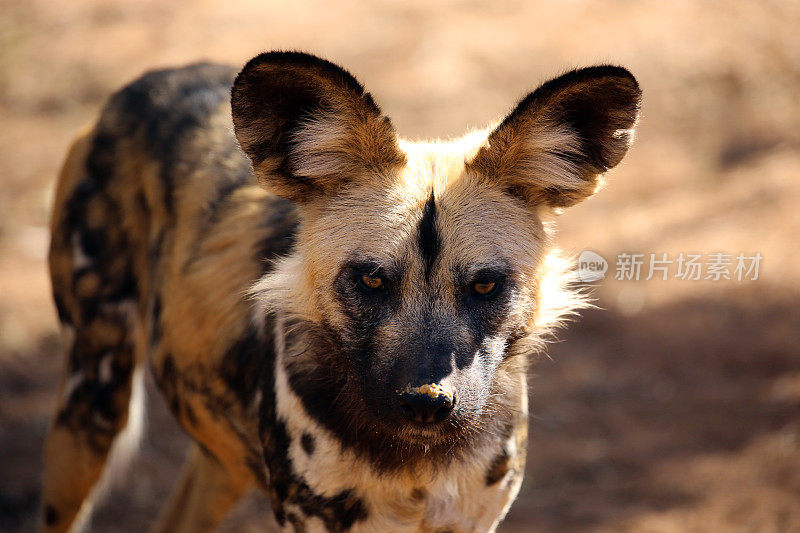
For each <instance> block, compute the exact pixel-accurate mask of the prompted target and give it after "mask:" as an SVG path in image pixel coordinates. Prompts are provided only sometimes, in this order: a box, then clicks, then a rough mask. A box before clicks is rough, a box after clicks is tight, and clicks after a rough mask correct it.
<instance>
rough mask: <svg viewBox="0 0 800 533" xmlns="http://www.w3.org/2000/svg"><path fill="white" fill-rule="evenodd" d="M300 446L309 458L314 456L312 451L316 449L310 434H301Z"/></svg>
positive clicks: (314, 440) (312, 436) (314, 441)
mask: <svg viewBox="0 0 800 533" xmlns="http://www.w3.org/2000/svg"><path fill="white" fill-rule="evenodd" d="M300 445H301V446H302V447H303V451H305V452H306V454H307V455H308V456H309V457H310V456H312V455H314V449H315V448H316V447H317V443H316V439H314V435H312V434H311V433H303V436H302V437H301V438H300Z"/></svg>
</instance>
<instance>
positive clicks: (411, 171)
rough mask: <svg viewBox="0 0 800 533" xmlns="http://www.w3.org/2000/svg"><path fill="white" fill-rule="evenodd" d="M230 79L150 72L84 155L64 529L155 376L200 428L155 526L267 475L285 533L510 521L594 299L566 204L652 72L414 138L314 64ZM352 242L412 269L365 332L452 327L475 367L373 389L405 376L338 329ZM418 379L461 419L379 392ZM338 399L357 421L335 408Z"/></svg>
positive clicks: (74, 175) (58, 470)
mask: <svg viewBox="0 0 800 533" xmlns="http://www.w3.org/2000/svg"><path fill="white" fill-rule="evenodd" d="M233 74H234V72H233V71H232V70H231V69H229V68H227V67H223V66H218V65H194V66H191V67H187V68H184V69H175V70H166V71H158V72H153V73H150V74H147V75H145V76H144V77H142V78H141V79H139V80H137V81H136V82H135V83H133V84H131V85H130V86H128V87H127V88H125V89H123V90H122V91H120V92H119V93H117V94H116V95H115V96H114V97H112V99H111V100H110V102H109V104H108V105H107V106H106V109H105V110H104V112H103V113H102V114H101V116H100V119H99V120H98V122H97V124H96V125H95V126H94V128H93V129H92V130H91V132H89V133H86V134H84V135H82V136H80V137H79V138H78V139H77V140H76V142H75V144H74V146H73V148H72V149H71V150H70V153H69V155H68V158H67V161H66V163H65V166H64V170H63V172H62V174H61V176H60V178H59V183H58V185H57V188H56V201H55V206H54V210H53V218H52V226H51V228H52V232H53V241H52V244H51V250H50V270H51V276H52V280H53V291H54V297H55V300H56V305H57V308H58V311H59V317H60V320H61V321H62V329H63V331H64V351H65V354H66V358H67V365H66V369H65V375H64V378H63V380H62V385H61V392H60V394H59V400H58V407H57V410H56V416H55V417H54V421H53V426H52V428H51V432H50V436H49V437H48V442H47V445H46V453H45V455H46V458H45V460H46V469H45V479H44V490H43V500H44V501H43V510H44V519H45V528H46V530H47V531H66V530H67V529H68V528H69V527H70V525H71V524H72V523H73V521H74V520H75V517H76V515H77V514H78V512H79V511H80V509H81V507H82V506H83V509H84V510H86V509H88V508H89V507H90V506H91V502H90V501H89V500H87V495H88V493H89V491H90V489H91V488H92V486H93V485H94V484H95V482H96V481H97V479H98V478H99V476H100V474H101V472H102V469H103V465H104V462H105V460H106V457H107V455H108V452H109V449H110V447H111V444H112V442H113V441H114V438H115V437H116V435H117V434H118V433H119V432H120V431H121V430H122V429H123V428H124V427H125V425H126V423H127V420H128V402H129V397H130V393H131V376H132V375H133V372H134V369H135V368H136V366H137V365H139V366H141V365H148V366H149V367H150V370H152V373H153V376H154V377H155V379H156V382H157V384H158V386H159V388H160V389H161V391H162V393H163V395H164V397H165V399H166V400H167V403H168V404H169V406H170V409H171V410H172V411H173V413H174V415H175V416H176V418H177V420H178V421H179V422H180V423H181V425H182V426H183V427H184V428H185V430H186V431H187V433H188V434H189V435H190V436H191V437H192V438H193V439H194V440H195V441H196V442H197V447H196V449H195V451H194V452H193V455H192V457H191V459H190V461H189V462H188V463H187V466H186V468H185V470H184V474H183V475H182V478H181V480H180V482H179V484H178V486H177V489H176V492H175V496H174V497H173V499H172V501H171V503H170V505H169V506H168V507H167V509H166V510H165V511H164V513H163V514H162V518H161V520H160V522H159V526H158V529H159V530H160V531H198V530H207V529H211V528H213V527H215V525H216V524H217V523H218V522H219V521H220V520H221V519H222V517H223V516H224V515H225V513H226V512H227V510H228V509H229V508H230V507H231V506H233V505H234V503H235V502H236V500H237V499H238V498H239V496H240V495H241V494H243V493H244V492H245V491H247V490H249V489H250V488H251V487H257V488H260V489H262V490H265V491H266V492H267V493H268V494H269V495H270V496H271V498H272V501H273V507H274V509H275V511H276V518H277V519H278V521H279V523H281V524H282V525H283V526H284V528H285V529H286V530H287V531H289V530H294V531H343V530H349V531H362V532H369V531H373V532H374V531H407V532H428V531H441V530H448V531H453V532H468V531H492V530H494V528H495V527H496V526H497V524H498V523H499V522H500V520H501V519H502V518H503V516H504V515H505V513H506V512H507V511H508V509H509V506H510V505H511V502H512V501H513V499H514V497H515V496H516V494H517V492H518V491H519V488H520V484H521V482H522V474H523V471H524V464H525V456H526V444H527V431H528V429H527V416H528V400H527V390H526V380H525V372H526V364H527V358H528V356H529V355H530V354H532V353H534V352H535V351H537V350H540V349H542V347H543V344H544V340H545V339H546V338H547V336H548V335H549V334H550V333H552V331H553V329H554V328H556V327H557V326H558V325H559V324H560V323H561V321H562V320H563V318H564V317H566V316H568V315H570V314H571V313H574V312H575V309H577V308H579V307H580V306H581V305H584V300H583V297H582V296H581V294H580V293H579V292H576V291H575V290H574V289H573V288H571V287H570V281H571V278H570V273H569V262H568V261H567V260H565V259H563V258H562V257H561V255H560V254H559V253H558V252H557V251H556V250H555V248H554V246H553V242H552V241H553V238H552V236H553V216H554V215H555V214H557V213H558V212H559V209H560V208H561V207H565V206H568V205H571V204H573V203H575V202H577V201H580V200H582V199H584V198H586V197H588V196H589V195H591V194H593V193H594V192H595V190H596V189H597V186H598V184H599V180H600V177H601V175H602V173H603V172H605V171H606V170H608V169H609V168H611V167H613V166H614V165H616V164H617V163H618V162H619V160H620V159H621V158H622V156H623V155H624V153H625V151H626V150H627V147H628V145H629V144H630V141H631V139H632V128H633V126H634V125H635V122H636V119H637V116H638V106H639V98H640V93H639V90H638V86H637V85H636V82H635V80H634V79H633V77H632V76H631V75H630V73H628V72H627V71H625V70H624V69H620V68H618V67H594V68H589V69H583V70H579V71H573V72H571V73H568V74H565V75H564V76H562V77H560V78H557V79H555V80H553V81H551V82H548V83H546V84H544V85H543V86H542V87H540V88H539V89H537V91H534V92H533V93H531V94H530V95H529V96H528V97H526V98H525V99H524V100H523V101H521V102H520V104H519V105H518V106H517V108H516V109H515V110H514V111H513V112H512V113H511V114H510V115H509V116H508V117H507V118H506V119H505V120H503V121H502V122H499V123H498V124H496V125H493V126H492V127H489V128H486V129H483V130H475V131H473V132H471V133H469V134H467V135H465V136H463V137H461V138H457V139H453V140H446V141H431V142H415V141H410V140H405V139H402V138H400V137H398V136H396V135H395V133H394V129H393V127H392V125H391V122H390V121H389V120H388V118H386V117H384V116H383V115H382V114H381V111H380V109H379V108H378V106H377V105H376V104H375V102H374V101H373V100H372V97H371V96H370V95H369V93H366V92H365V91H364V89H363V87H361V86H360V84H358V82H357V81H356V80H355V79H354V78H353V77H352V76H351V75H350V74H348V73H347V72H346V71H344V70H343V69H341V68H340V67H337V66H336V65H333V64H331V63H329V62H326V61H324V60H321V59H319V58H315V57H313V56H309V55H307V54H301V53H290V52H286V53H281V52H273V53H266V54H262V55H261V56H258V57H256V58H254V59H253V60H252V61H251V62H249V63H248V64H247V65H246V66H245V68H244V69H243V70H242V72H241V73H240V74H239V76H238V77H236V79H235V81H233V88H232V91H231V90H230V88H231V81H232V80H233ZM229 97H230V99H231V100H230V102H231V105H229V100H228V99H229ZM232 130H233V131H234V132H235V135H236V139H234V137H233V135H232V134H231V132H232ZM236 140H238V145H237V143H236ZM239 147H241V149H242V150H243V151H244V153H245V154H246V155H247V157H249V160H247V159H245V157H244V155H243V154H242V153H241V152H240V151H239ZM256 181H257V182H258V185H260V186H261V188H259V187H258V186H257V185H256ZM287 200H289V201H291V202H289V201H287ZM292 202H293V203H292ZM426 232H427V233H426ZM426 239H427V240H426ZM354 257H355V258H368V259H369V260H370V261H374V262H376V263H377V264H378V267H377V268H378V269H380V268H381V267H384V266H387V267H389V266H392V265H401V266H402V269H401V270H402V277H401V278H399V279H397V286H396V287H392V291H393V293H392V298H393V299H392V300H391V307H392V308H391V313H388V312H387V313H385V314H386V316H385V317H384V318H382V319H381V321H380V322H379V323H376V324H375V325H374V327H373V329H372V330H371V332H370V333H369V334H370V335H373V336H374V337H373V338H369V339H366V340H369V341H373V340H374V341H376V342H377V341H380V343H382V344H381V345H382V346H388V347H390V348H392V349H400V348H403V349H405V345H406V344H408V342H409V341H408V338H409V336H410V335H412V334H415V335H419V331H423V332H424V335H426V336H427V337H426V338H423V340H422V341H420V342H418V344H419V346H422V348H413V350H412V349H410V350H411V351H412V352H413V353H411V355H409V356H408V357H412V358H413V359H412V362H413V363H414V364H416V365H418V366H420V365H424V364H425V363H427V360H426V359H424V357H426V356H427V355H428V354H429V352H426V350H428V349H429V348H428V345H430V344H432V343H431V342H429V341H430V339H431V338H434V337H436V338H437V339H439V340H436V342H440V341H441V343H442V344H443V345H444V344H446V343H447V342H451V340H452V339H456V341H457V342H462V343H466V342H467V341H469V342H473V344H471V345H466V344H465V345H466V346H468V349H469V350H471V351H470V352H469V353H468V354H466V355H468V356H469V357H466V358H464V360H465V361H458V362H457V364H455V365H454V364H452V363H450V364H451V366H450V368H449V372H450V374H448V375H446V376H440V377H438V378H437V379H438V381H431V382H430V383H428V382H427V381H424V387H422V386H421V384H422V383H423V382H417V383H416V384H415V385H413V386H412V385H411V382H410V381H409V382H408V383H409V385H408V386H405V387H404V384H400V385H399V386H398V387H394V388H392V390H389V391H380V394H377V395H374V394H373V395H372V396H370V395H368V394H367V393H366V392H365V391H367V390H371V389H370V388H369V387H368V386H367V385H374V384H379V385H381V386H383V385H384V381H382V380H383V379H386V380H388V378H385V377H384V376H383V375H382V374H380V375H378V378H374V379H372V381H373V383H368V384H365V383H363V381H364V380H365V378H364V376H365V375H369V376H373V375H376V374H372V373H370V372H372V370H373V369H372V368H371V367H370V368H367V369H366V370H365V369H364V368H361V367H358V368H356V367H354V366H353V365H355V364H356V362H354V359H355V358H353V360H351V359H348V357H350V356H348V355H347V354H350V353H355V350H354V349H351V348H350V347H349V346H345V345H344V344H345V343H346V341H344V340H342V339H344V338H345V337H346V336H347V335H351V336H352V334H353V331H359V328H360V326H361V325H362V324H360V323H357V324H353V320H354V319H353V313H352V312H350V311H348V309H350V308H348V307H347V305H348V304H349V303H352V302H353V301H355V300H354V298H357V297H354V296H352V295H351V293H349V292H346V291H350V290H351V289H353V285H352V284H348V283H350V282H349V281H347V280H348V279H349V278H347V276H345V274H346V273H347V272H348V271H347V270H346V269H347V268H352V267H349V266H348V264H349V263H348V261H352V260H353V258H354ZM498 265H500V266H498ZM488 267H492V268H494V269H495V270H497V269H498V268H500V267H502V268H503V269H504V270H503V273H502V274H501V275H503V276H506V278H507V279H506V278H504V281H506V282H507V285H508V287H509V289H507V291H506V293H503V295H502V296H503V298H504V300H503V301H502V307H498V306H495V307H491V306H489V304H488V303H486V302H488V300H480V302H483V303H480V302H477V303H476V302H475V301H473V300H469V302H472V303H469V304H465V303H464V302H465V301H466V300H465V296H464V295H465V294H471V293H466V292H465V291H468V290H469V287H470V286H471V285H470V283H472V282H473V281H474V280H475V279H477V278H476V276H478V275H480V272H481V269H483V270H486V269H487V268H488ZM369 268H370V269H371V268H373V267H372V266H370V267H369ZM367 274H371V273H367ZM343 276H344V277H343ZM343 279H344V280H345V281H344V282H343V281H342V280H343ZM342 283H345V285H346V286H345V287H344V289H342V287H341V285H342ZM359 290H360V289H359ZM343 291H344V292H343ZM359 294H360V293H359ZM469 298H471V296H469ZM359 301H360V302H363V301H366V300H359ZM481 305H484V306H485V307H479V306H481ZM498 305H499V304H498ZM470 306H472V307H470ZM465 307H466V308H468V309H467V310H466V311H465V310H464V309H465ZM475 309H478V310H477V311H476V310H475ZM485 309H488V311H482V310H485ZM351 311H352V310H351ZM379 311H381V310H380V309H379ZM469 313H473V314H471V315H469V316H467V314H469ZM489 315H491V316H489ZM465 316H467V318H464V317H465ZM487 317H488V318H487ZM367 318H368V319H369V318H371V317H367ZM489 319H491V323H489V322H488V321H489ZM425 321H429V322H430V323H431V324H435V325H436V326H435V327H439V328H441V329H442V331H427V330H426V329H425V328H427V327H433V326H430V324H429V323H427V322H425ZM480 321H483V322H487V324H488V325H485V324H483V322H481V324H482V325H479V326H476V325H475V324H476V323H478V322H480ZM484 326H485V327H484ZM490 330H491V333H487V332H488V331H490ZM437 335H438V337H437ZM439 337H440V338H439ZM364 340H365V339H364V338H361V339H356V340H355V344H358V345H359V346H361V345H365V344H366V343H365V342H362V341H364ZM418 341H419V339H418ZM456 341H453V342H456ZM336 343H341V344H342V345H341V346H340V345H337V344H336ZM359 343H361V344H359ZM433 344H435V343H433ZM459 346H460V345H459ZM398 347H399V348H398ZM476 347H477V348H476ZM437 349H438V348H437ZM348 350H350V351H348ZM414 350H416V352H415V351H414ZM443 350H444V349H443ZM465 350H466V349H465ZM462 351H463V350H462ZM434 352H435V350H434V348H430V354H432V355H430V357H438V355H436V353H434ZM359 353H360V352H359ZM443 353H444V356H447V357H453V358H454V357H455V355H452V354H453V353H455V349H454V350H453V351H452V353H451V352H447V351H443ZM476 354H477V355H476ZM372 355H373V356H375V357H386V354H385V353H373V354H372ZM406 355H407V354H406ZM479 356H480V357H479ZM421 357H422V358H421ZM363 359H364V358H361V359H359V360H358V362H360V361H362V360H363ZM467 359H468V360H469V361H468V362H466V360H467ZM393 363H394V361H389V362H388V363H386V364H387V366H388V365H390V364H393ZM359 364H360V363H359ZM370 364H372V362H370ZM410 367H411V369H412V370H414V366H413V365H410ZM456 367H457V368H456ZM137 371H139V372H141V369H139V370H137ZM307 377H309V379H311V381H310V382H309V383H303V382H302V380H303V379H304V378H307ZM404 379H405V378H404ZM408 379H411V378H408ZM426 379H427V377H426ZM431 379H433V378H431ZM314 380H316V381H314ZM359 380H361V381H359ZM481 380H490V381H486V382H485V383H484V382H482V381H481ZM386 383H388V381H386ZM476 383H478V384H480V387H478V386H476V385H475V384H476ZM304 387H305V388H304ZM325 387H333V388H331V389H330V390H329V389H326V388H325ZM336 387H338V388H336ZM458 387H461V388H460V389H459V388H458ZM378 388H380V387H378ZM477 389H479V390H477ZM354 391H355V392H354ZM402 391H405V392H406V393H409V394H412V393H422V392H424V393H425V394H427V395H428V396H429V397H431V398H439V397H443V396H446V397H447V399H448V400H449V401H450V405H449V407H451V408H452V407H453V405H454V404H455V405H456V406H457V407H456V409H461V411H460V412H459V413H457V414H458V415H459V416H461V417H462V418H460V419H458V420H460V422H459V424H460V425H454V426H452V427H455V428H456V429H453V430H452V431H453V432H454V433H447V432H446V431H445V430H443V429H441V427H442V426H425V427H424V428H423V429H419V428H418V431H417V430H414V429H413V428H412V426H411V425H402V424H395V425H393V424H387V423H386V422H384V420H383V419H378V417H376V415H375V413H374V412H373V411H370V410H369V408H370V407H371V406H369V405H366V403H367V402H369V401H370V399H371V398H373V399H374V398H378V400H375V401H379V400H380V398H382V396H384V395H389V396H391V395H392V394H395V393H398V394H399V393H400V392H402ZM443 391H444V392H443ZM462 393H464V394H463V395H462ZM317 395H319V396H317ZM325 395H327V396H325ZM464 398H466V399H464ZM457 400H458V401H461V402H463V403H458V401H457ZM340 401H349V402H350V403H346V404H342V405H345V406H347V408H348V409H351V411H347V412H343V411H341V410H340V411H332V416H331V417H329V418H325V416H327V415H325V414H324V410H323V411H319V409H324V408H326V407H329V406H331V405H333V406H339V403H337V402H340ZM470 402H472V404H470ZM481 402H483V403H481ZM392 405H395V404H392ZM320 406H321V407H320ZM315 409H317V411H315ZM470 409H471V410H470ZM320 412H323V414H322V415H321V414H320ZM448 413H449V412H448ZM406 414H407V413H406ZM333 415H335V416H333ZM342 415H344V417H343V419H342V420H341V421H339V422H337V420H338V418H337V419H336V420H334V418H336V417H342ZM454 416H455V415H454ZM370 417H373V418H370ZM420 420H422V422H421V423H422V424H423V425H424V424H428V423H429V422H430V420H431V419H429V420H427V421H425V420H424V419H420ZM450 420H451V421H452V420H453V417H451V418H450ZM365 421H366V422H365ZM334 422H336V423H338V424H339V425H336V424H335V423H334ZM406 422H407V420H406ZM439 422H441V420H439ZM358 424H361V425H358ZM381 424H383V425H381ZM387 428H388V429H387ZM437 428H438V429H437ZM350 430H352V431H353V432H355V433H351V432H350ZM456 430H457V433H455V432H456ZM359 431H360V432H361V433H358V432H359ZM415 431H417V432H416V433H415ZM423 431H427V433H420V432H423ZM381 432H384V433H381ZM420 434H424V435H426V437H425V439H422V440H421V439H420ZM376 443H377V444H376ZM412 452H413V453H412ZM404 453H406V454H407V455H403V454H404ZM392 454H394V455H392ZM447 454H449V455H447Z"/></svg>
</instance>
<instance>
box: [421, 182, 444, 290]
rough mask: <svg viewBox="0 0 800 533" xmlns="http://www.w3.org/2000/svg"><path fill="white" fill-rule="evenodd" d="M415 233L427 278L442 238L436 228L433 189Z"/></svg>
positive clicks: (437, 254)
mask: <svg viewBox="0 0 800 533" xmlns="http://www.w3.org/2000/svg"><path fill="white" fill-rule="evenodd" d="M417 235H418V237H417V238H418V244H419V250H420V254H421V255H422V260H423V261H424V262H425V278H426V279H427V278H429V277H430V274H431V271H432V269H433V265H434V263H435V262H436V258H437V257H438V256H439V251H440V249H441V247H442V239H441V237H440V236H439V232H438V230H437V229H436V200H435V199H434V197H433V191H431V196H430V198H429V199H428V201H427V202H426V203H425V207H423V209H422V218H421V219H420V221H419V227H418V234H417Z"/></svg>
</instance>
